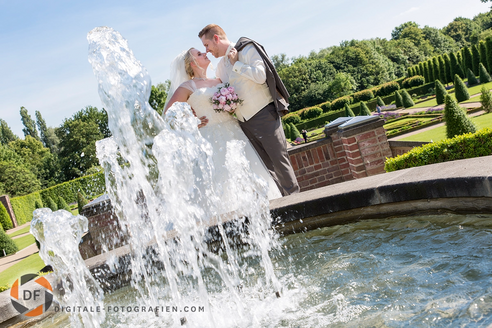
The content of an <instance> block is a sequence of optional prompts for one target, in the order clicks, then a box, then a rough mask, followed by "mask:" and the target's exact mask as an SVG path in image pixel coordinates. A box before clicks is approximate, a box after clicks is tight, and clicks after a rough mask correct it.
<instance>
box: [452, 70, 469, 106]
mask: <svg viewBox="0 0 492 328" xmlns="http://www.w3.org/2000/svg"><path fill="white" fill-rule="evenodd" d="M454 95H455V96H456V100H458V102H462V101H465V100H468V99H470V94H469V93H468V88H467V87H466V85H465V83H464V82H463V80H462V79H461V78H460V77H459V76H458V75H455V76H454Z"/></svg>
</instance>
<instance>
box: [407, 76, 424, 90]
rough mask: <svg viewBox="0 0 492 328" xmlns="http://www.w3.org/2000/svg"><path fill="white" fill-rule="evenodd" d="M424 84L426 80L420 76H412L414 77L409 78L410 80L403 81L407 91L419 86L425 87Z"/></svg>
mask: <svg viewBox="0 0 492 328" xmlns="http://www.w3.org/2000/svg"><path fill="white" fill-rule="evenodd" d="M424 84H425V78H424V77H423V76H420V75H415V76H412V77H409V78H407V79H405V80H403V84H402V85H403V87H404V88H405V89H409V88H413V87H417V86H420V85H424Z"/></svg>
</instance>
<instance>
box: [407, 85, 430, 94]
mask: <svg viewBox="0 0 492 328" xmlns="http://www.w3.org/2000/svg"><path fill="white" fill-rule="evenodd" d="M434 84H435V82H429V83H426V84H423V85H420V86H418V87H413V88H411V89H407V92H408V93H409V94H410V95H417V96H422V95H425V94H427V93H429V89H433V88H434V86H435V85H434Z"/></svg>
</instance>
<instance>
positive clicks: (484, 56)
mask: <svg viewBox="0 0 492 328" xmlns="http://www.w3.org/2000/svg"><path fill="white" fill-rule="evenodd" d="M479 50H480V62H481V63H482V64H484V65H485V66H487V47H486V45H485V41H480V43H479Z"/></svg>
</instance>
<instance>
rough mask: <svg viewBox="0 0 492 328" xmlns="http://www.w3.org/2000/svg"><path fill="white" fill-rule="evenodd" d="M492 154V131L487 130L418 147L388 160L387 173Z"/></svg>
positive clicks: (385, 167)
mask: <svg viewBox="0 0 492 328" xmlns="http://www.w3.org/2000/svg"><path fill="white" fill-rule="evenodd" d="M491 154H492V129H489V128H485V129H482V130H480V131H478V132H476V133H467V134H463V135H460V136H456V137H454V138H451V139H444V140H441V141H439V142H433V143H429V144H426V145H423V146H421V147H416V148H414V149H412V150H411V151H409V152H408V153H405V154H403V155H399V156H397V157H393V158H388V159H387V160H386V163H385V164H384V169H385V170H386V172H391V171H396V170H401V169H407V168H410V167H416V166H422V165H428V164H434V163H441V162H447V161H454V160H458V159H465V158H473V157H479V156H488V155H491Z"/></svg>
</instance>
